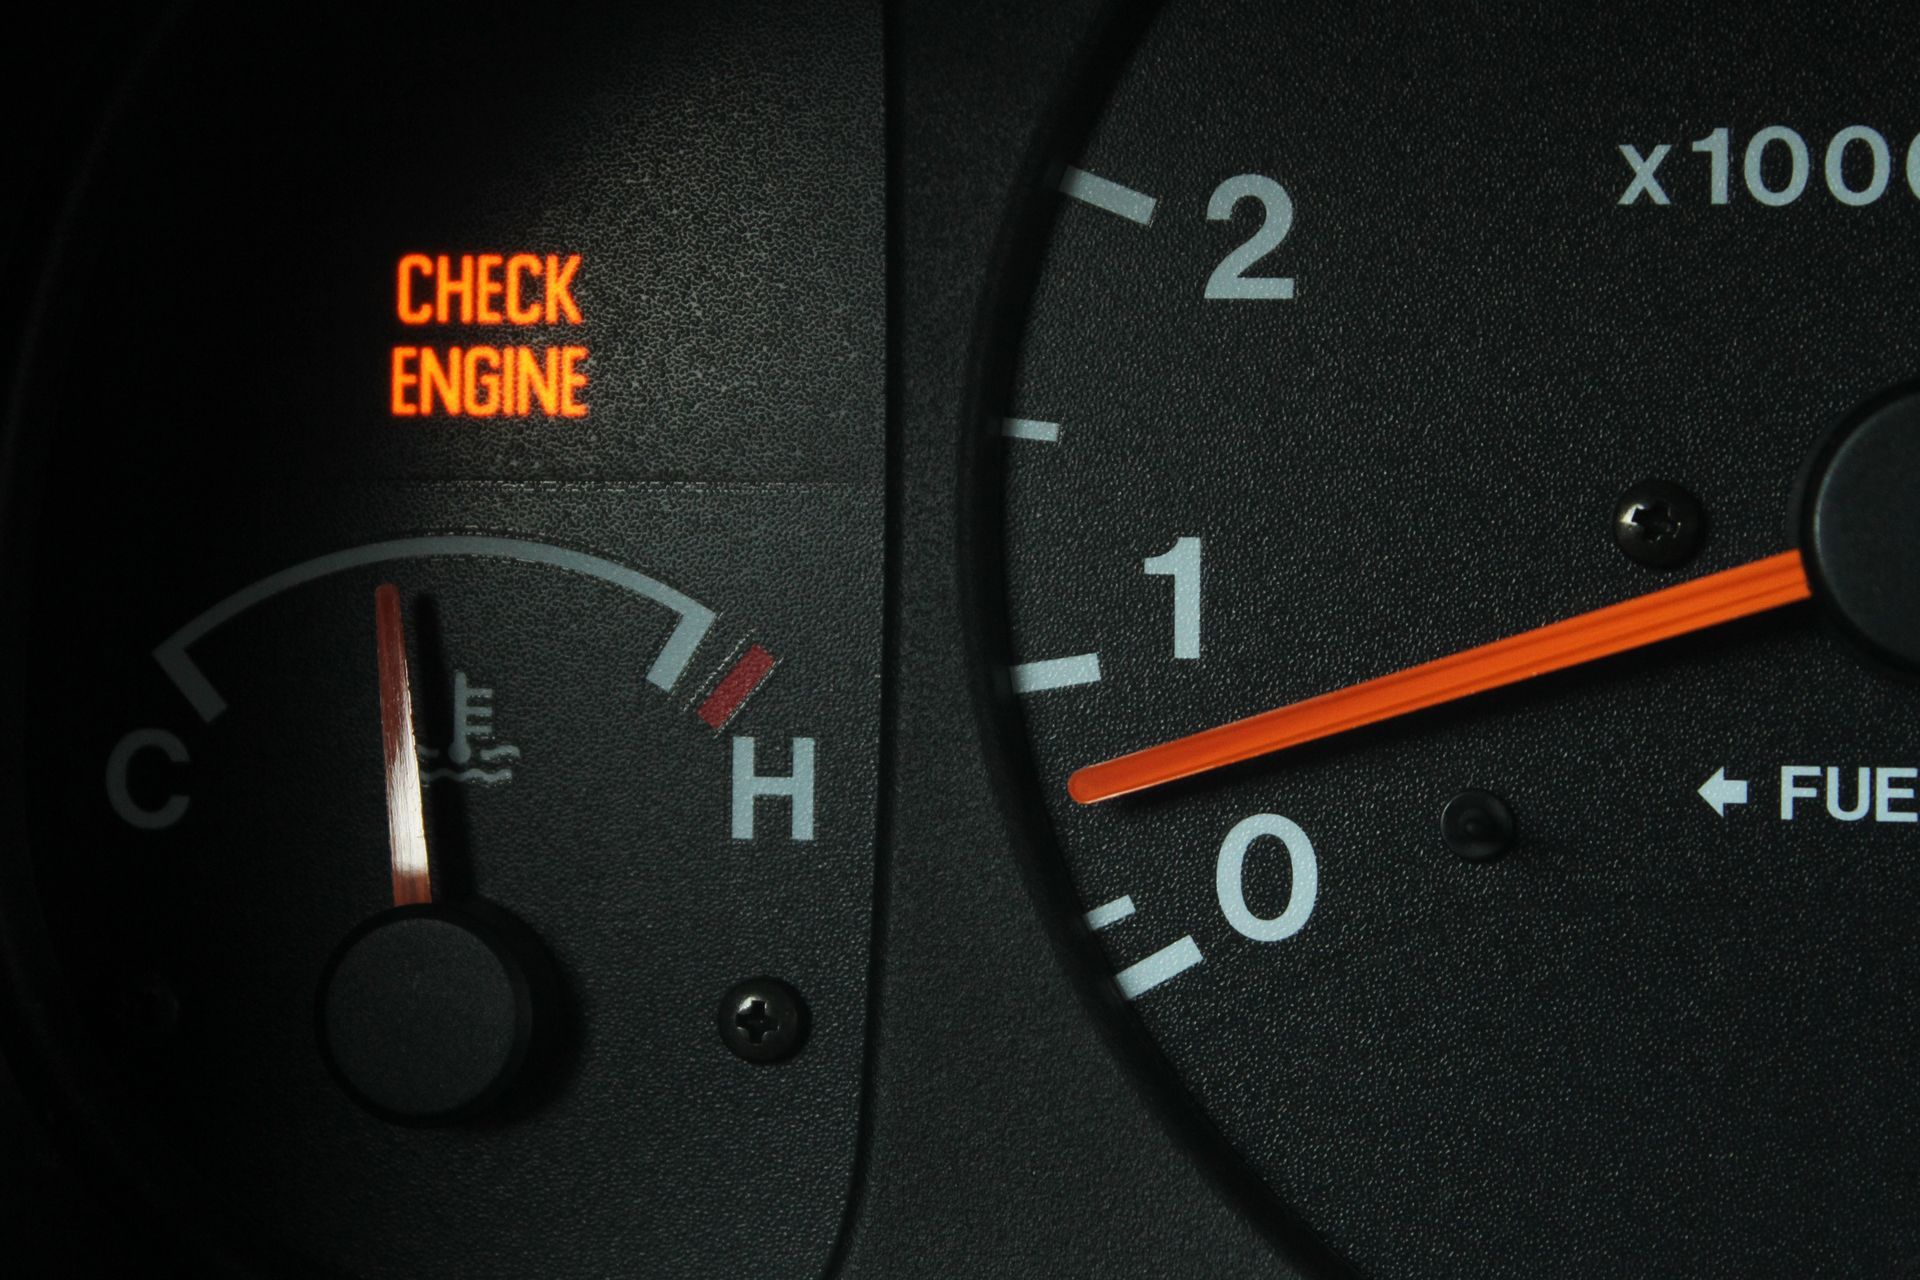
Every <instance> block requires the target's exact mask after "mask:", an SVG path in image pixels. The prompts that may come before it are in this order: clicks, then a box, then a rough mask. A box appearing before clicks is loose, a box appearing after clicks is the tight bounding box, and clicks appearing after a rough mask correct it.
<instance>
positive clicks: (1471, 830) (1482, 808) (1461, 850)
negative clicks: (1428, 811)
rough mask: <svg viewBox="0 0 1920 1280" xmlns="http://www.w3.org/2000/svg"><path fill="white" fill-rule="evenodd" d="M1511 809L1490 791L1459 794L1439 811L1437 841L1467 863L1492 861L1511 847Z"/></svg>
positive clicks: (1512, 837)
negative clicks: (1438, 836)
mask: <svg viewBox="0 0 1920 1280" xmlns="http://www.w3.org/2000/svg"><path fill="white" fill-rule="evenodd" d="M1516 831H1517V828H1516V827H1515V825H1514V821H1513V810H1512V809H1510V808H1508V807H1507V802H1506V801H1505V800H1502V799H1501V798H1500V797H1499V796H1497V795H1495V794H1493V792H1491V791H1482V790H1480V789H1479V788H1477V787H1471V788H1468V789H1467V790H1465V791H1462V792H1461V793H1460V794H1459V795H1457V796H1455V797H1453V799H1451V800H1449V801H1447V803H1446V805H1445V807H1444V808H1442V809H1441V810H1440V839H1441V841H1442V842H1444V843H1445V844H1446V846H1447V848H1449V849H1451V850H1452V851H1453V852H1454V853H1456V854H1458V855H1459V856H1460V857H1462V858H1465V859H1466V860H1467V861H1468V862H1491V861H1493V859H1495V858H1497V857H1499V856H1500V855H1501V854H1503V853H1505V852H1507V851H1508V850H1509V849H1511V848H1513V841H1514V836H1515V834H1516Z"/></svg>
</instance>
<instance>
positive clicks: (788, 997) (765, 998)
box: [719, 978, 809, 1062]
mask: <svg viewBox="0 0 1920 1280" xmlns="http://www.w3.org/2000/svg"><path fill="white" fill-rule="evenodd" d="M808 1020H809V1019H808V1013H807V1003H806V1001H804V1000H802V999H801V998H800V993H799V992H798V991H795V990H794V989H793V988H792V987H790V986H788V985H787V984H786V983H784V982H782V981H780V979H778V978H749V979H747V980H746V981H745V982H738V983H735V984H734V985H733V987H732V988H730V989H729V990H728V991H727V994H726V996H725V997H724V998H723V999H722V1000H721V1001H720V1019H719V1022H720V1039H721V1042H722V1043H724V1044H725V1045H726V1046H727V1048H729V1049H731V1050H733V1051H734V1053H736V1054H738V1055H739V1056H740V1057H742V1058H744V1059H746V1060H747V1061H748V1062H783V1061H785V1060H786V1059H788V1058H791V1057H792V1056H793V1055H794V1054H796V1053H798V1052H799V1051H800V1046H801V1045H802V1044H804V1043H805V1042H806V1038H807V1024H808Z"/></svg>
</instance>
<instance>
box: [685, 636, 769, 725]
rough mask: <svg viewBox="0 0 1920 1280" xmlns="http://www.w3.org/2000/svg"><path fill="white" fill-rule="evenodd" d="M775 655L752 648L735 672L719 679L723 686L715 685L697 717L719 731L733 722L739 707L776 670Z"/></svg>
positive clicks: (736, 665) (741, 656) (735, 667)
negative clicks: (729, 722)
mask: <svg viewBox="0 0 1920 1280" xmlns="http://www.w3.org/2000/svg"><path fill="white" fill-rule="evenodd" d="M773 667H774V656H773V655H772V654H770V653H768V652H767V651H766V650H765V649H762V648H761V647H760V646H759V645H757V644H756V645H753V646H751V647H750V648H748V650H747V651H746V652H745V653H743V654H741V655H740V661H738V662H736V663H734V664H733V670H731V671H729V672H727V674H726V675H724V676H722V677H720V683H719V684H717V685H715V686H713V692H712V693H710V694H708V695H707V700H706V701H705V702H702V703H701V704H700V710H699V711H697V712H695V713H694V714H696V715H698V716H699V717H700V718H701V719H702V720H704V721H706V722H707V725H708V726H709V727H710V728H714V729H718V728H721V727H722V726H724V725H725V724H726V723H727V721H729V720H731V719H733V717H734V713H735V712H737V711H739V710H740V705H741V704H742V703H744V702H745V701H746V700H747V699H748V698H750V697H752V696H753V692H754V690H756V689H758V688H759V687H760V686H761V684H763V683H764V682H765V681H766V678H767V676H768V675H770V674H771V673H772V671H773Z"/></svg>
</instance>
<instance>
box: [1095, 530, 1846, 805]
mask: <svg viewBox="0 0 1920 1280" xmlns="http://www.w3.org/2000/svg"><path fill="white" fill-rule="evenodd" d="M1812 594H1813V592H1812V588H1811V587H1809V586H1808V583H1807V571H1806V566H1805V563H1804V562H1803V561H1802V560H1801V558H1800V553H1799V552H1798V551H1787V552H1782V553H1781V554H1779V555H1777V556H1769V557H1767V558H1766V559H1765V560H1757V561H1755V562H1754V563H1752V564H1748V565H1742V566H1740V567H1739V568H1737V569H1728V570H1725V571H1723V572H1721V573H1715V574H1709V575H1708V576H1707V577H1704V578H1696V579H1695V580H1694V581H1692V582H1683V583H1681V584H1680V585H1678V586H1675V587H1667V588H1666V589H1664V590H1661V591H1655V592H1652V593H1651V594H1648V595H1644V596H1637V597H1635V598H1634V599H1631V600H1623V601H1621V602H1620V603H1619V604H1613V605H1608V606H1607V607H1606V608H1604V609H1595V610H1594V611H1593V612H1592V613H1583V614H1581V615H1579V616H1578V617H1574V618H1567V619H1565V620H1563V621H1560V622H1555V623H1550V624H1549V625H1547V626H1544V627H1540V628H1538V629H1536V630H1533V631H1526V632H1522V633H1521V634H1520V635H1517V636H1510V637H1508V638H1507V639H1505V640H1496V641H1494V642H1493V643H1492V644H1486V645H1481V646H1480V647H1479V648H1477V649H1468V650H1465V651H1464V652H1461V653H1455V654H1450V655H1448V656H1447V657H1444V658H1438V659H1436V660H1434V661H1432V662H1425V663H1422V664H1421V665H1419V666H1417V667H1408V668H1407V669H1406V670H1404V671H1395V672H1393V673H1392V674H1390V675H1384V676H1380V677H1378V678H1377V679H1373V680H1368V681H1365V682H1363V683H1361V684H1356V685H1353V686H1351V687H1349V688H1346V689H1339V690H1336V691H1335V692H1333V693H1323V694H1321V695H1320V696H1318V697H1315V698H1308V699H1307V700H1306V701H1305V702H1296V703H1294V704H1293V705H1291V706H1286V707H1280V708H1278V709H1276V710H1273V711H1266V712H1262V713H1261V714H1259V715H1256V716H1249V717H1247V718H1246V719H1244V720H1235V721H1233V722H1232V723H1230V724H1224V725H1220V726H1218V727H1217V728H1213V729H1205V730H1202V731H1201V732H1199V733H1195V734H1190V735H1188V736H1187V737H1184V738H1176V739H1174V740H1173V741H1172V742H1165V743H1162V744H1161V745H1159V746H1157V747H1148V748H1147V749H1146V750H1144V751H1135V752H1133V753H1132V754H1131V755H1124V756H1120V757H1119V758H1117V759H1113V760H1106V761H1103V762H1101V763H1100V764H1094V765H1088V766H1087V767H1086V768H1084V769H1081V770H1079V771H1078V772H1076V773H1075V774H1074V775H1073V776H1072V777H1071V778H1069V779H1067V794H1069V795H1071V796H1072V797H1073V798H1074V799H1075V800H1077V801H1079V802H1080V803H1081V804H1094V803H1096V802H1098V801H1101V800H1111V799H1113V798H1114V797H1115V796H1123V795H1126V794H1128V793H1129V792H1133V791H1141V790H1144V789H1145V788H1147V787H1157V786H1159V785H1160V784H1161V783H1164V782H1172V781H1174V780H1175V779H1177V778H1190V777H1192V776H1193V775H1194V774H1197V773H1206V772H1208V771H1209V770H1213V769H1219V768H1223V767H1224V766H1226V765H1230V764H1238V763H1239V762H1240V761H1242V760H1251V759H1252V758H1253V757H1255V756H1262V755H1268V754H1270V753H1272V752H1275V751H1284V750H1286V749H1287V748H1289V747H1297V746H1300V745H1301V744H1303V743H1308V742H1313V741H1316V740H1317V739H1320V738H1328V737H1332V736H1333V735H1334V734H1336V733H1345V732H1347V731H1348V730H1349V729H1359V728H1362V727H1364V726H1366V725H1370V724H1378V723H1380V722H1381V721H1383V720H1391V719H1393V718H1395V717H1396V716H1404V715H1408V714H1410V713H1412V712H1415V711H1421V710H1424V709H1426V708H1427V707H1437V706H1440V705H1441V704H1443V703H1448V702H1454V701H1457V700H1458V699H1461V698H1467V697H1471V696H1472V695H1474V694H1476V693H1483V692H1485V691H1486V690H1488V689H1498V688H1500V687H1501V686H1503V685H1509V684H1515V683H1518V682H1519V681H1521V680H1526V679H1528V678H1530V677H1533V676H1540V675H1545V674H1547V673H1548V672H1550V671H1560V670H1563V669H1565V668H1567V667H1575V666H1579V665H1580V664H1581V663H1584V662H1593V661H1596V660H1598V659H1600V658H1606V657H1610V656H1612V655H1613V654H1616V653H1625V652H1627V651H1628V650H1630V649H1639V648H1642V647H1644V646H1646V645H1650V644H1657V643H1659V642H1660V641H1662V640H1670V639H1672V638H1673V637H1675V636H1682V635H1686V634H1687V633H1689V632H1693V631H1701V630H1704V629H1706V628H1707V627H1712V626H1717V625H1719V624H1720V623H1722V622H1731V621H1733V620H1734V619H1735V618H1744V617H1748V616H1749V615H1752V614H1756V613H1764V612H1765V611H1767V610H1768V609H1777V608H1779V607H1781V606H1782V605H1789V604H1794V603H1797V602H1798V601H1801V600H1806V599H1808V598H1809V597H1810V596H1811V595H1812Z"/></svg>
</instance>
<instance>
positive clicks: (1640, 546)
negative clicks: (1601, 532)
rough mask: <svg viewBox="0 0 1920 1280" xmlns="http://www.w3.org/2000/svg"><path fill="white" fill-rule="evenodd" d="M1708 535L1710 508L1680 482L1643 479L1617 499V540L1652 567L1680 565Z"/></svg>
mask: <svg viewBox="0 0 1920 1280" xmlns="http://www.w3.org/2000/svg"><path fill="white" fill-rule="evenodd" d="M1706 538H1707V511H1706V508H1705V507H1703V506H1701V505H1700V500H1699V499H1698V498H1696V497H1694V496H1693V495H1692V494H1691V493H1688V492H1687V491H1686V490H1685V489H1682V488H1681V487H1680V486H1679V485H1677V484H1672V483H1669V482H1668V481H1665V480H1642V481H1641V482H1640V483H1638V484H1636V485H1634V486H1633V487H1632V488H1630V489H1628V490H1627V491H1626V492H1625V493H1623V494H1621V495H1620V500H1619V501H1618V502H1616V503H1614V506H1613V540H1614V542H1615V543H1616V544H1617V545H1618V546H1619V548H1620V550H1622V551H1623V552H1625V553H1626V554H1627V556H1628V558H1630V559H1632V560H1633V561H1635V562H1636V563H1639V564H1644V565H1646V566H1648V567H1649V568H1653V569H1674V568H1678V567H1679V566H1680V565H1683V564H1685V563H1686V562H1687V561H1689V560H1691V559H1692V558H1693V557H1694V555H1695V554H1696V553H1697V552H1698V551H1699V550H1700V547H1701V545H1702V544H1703V543H1705V541H1706Z"/></svg>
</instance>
